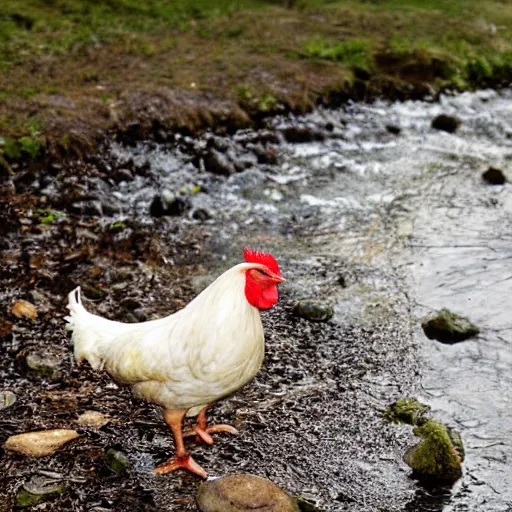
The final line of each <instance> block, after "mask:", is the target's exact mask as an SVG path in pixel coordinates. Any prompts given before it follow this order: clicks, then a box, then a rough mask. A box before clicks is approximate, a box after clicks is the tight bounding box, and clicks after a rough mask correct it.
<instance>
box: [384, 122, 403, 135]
mask: <svg viewBox="0 0 512 512" xmlns="http://www.w3.org/2000/svg"><path fill="white" fill-rule="evenodd" d="M386 130H387V131H388V132H389V133H392V134H393V135H400V133H401V131H402V128H400V126H397V125H396V124H387V125H386Z"/></svg>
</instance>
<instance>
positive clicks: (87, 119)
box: [0, 0, 512, 167]
mask: <svg viewBox="0 0 512 512" xmlns="http://www.w3.org/2000/svg"><path fill="white" fill-rule="evenodd" d="M284 4H285V2H284V0H283V1H280V0H172V1H170V0H150V1H146V2H141V1H139V0H137V1H136V0H95V1H92V0H2V7H1V9H0V157H1V158H2V159H3V160H4V161H6V160H7V161H13V160H16V159H20V158H21V159H28V160H30V159H33V158H37V157H38V156H39V155H41V153H42V151H43V148H45V147H46V148H47V152H46V154H49V152H50V145H52V144H53V145H55V144H57V145H59V147H60V148H61V149H62V151H63V152H66V151H73V150H76V148H74V146H75V145H76V144H75V142H76V141H80V144H81V148H82V149H81V150H80V151H84V150H87V151H89V150H91V148H92V147H93V146H94V141H96V140H97V138H98V136H99V137H101V134H104V133H105V132H106V131H107V130H110V129H112V128H115V127H116V126H120V125H121V126H122V123H123V122H124V121H125V120H126V119H127V118H129V117H131V118H132V119H133V118H134V117H138V116H139V117H140V116H141V115H145V116H151V115H156V114H151V112H153V113H159V114H161V113H162V108H163V107H162V104H161V103H159V104H158V105H157V106H155V105H149V104H150V103H151V102H152V101H153V100H155V98H157V99H162V98H163V102H164V103H165V101H166V98H168V97H170V96H173V94H174V93H169V91H175V92H176V91H185V96H186V98H187V99H186V100H185V101H184V102H183V103H182V105H183V106H185V105H186V106H187V108H188V106H189V105H190V98H191V94H192V93H194V94H196V95H197V97H200V96H201V95H205V94H208V95H209V96H208V99H207V101H203V104H207V105H211V104H212V99H214V98H217V99H221V100H229V101H231V102H232V103H231V104H238V105H239V106H241V107H242V108H243V109H244V110H246V112H247V113H249V115H255V116H261V115H265V114H269V113H274V112H278V111H280V110H281V108H282V105H287V106H288V107H289V108H292V109H294V110H296V111H303V110H305V109H307V108H309V107H310V106H311V105H314V104H315V103H316V102H317V101H318V100H324V99H325V98H329V97H331V96H332V97H336V95H337V93H341V94H339V96H340V97H346V93H349V92H350V91H353V90H354V87H356V86H357V87H359V86H361V87H363V86H364V90H365V91H370V92H371V91H373V92H375V88H378V84H379V83H381V84H388V85H386V87H385V88H384V90H387V91H389V90H390V87H389V84H390V83H391V84H393V85H395V84H396V87H397V88H399V87H402V88H403V89H402V90H410V87H409V86H410V85H411V84H412V85H419V86H421V85H425V84H428V85H429V86H433V87H434V88H435V89H439V88H442V87H451V88H459V89H465V88H473V87H478V86H482V85H484V86H488V85H493V84H496V83H498V82H501V83H505V82H506V81H507V80H510V79H512V30H509V29H508V28H507V27H510V26H512V3H509V2H504V1H503V0H489V1H487V2H481V1H480V0H375V1H364V2H363V1H361V0H297V1H296V2H294V4H293V7H292V8H291V9H290V8H285V6H284ZM354 78H356V79H360V80H354ZM363 80H364V81H368V84H366V83H365V84H362V81H363ZM379 80H380V82H379ZM375 84H377V85H375ZM366 87H368V88H366ZM372 88H373V89H372ZM162 89H165V91H162ZM427 89H430V90H431V87H429V88H427ZM361 90H363V89H361ZM176 94H177V93H176ZM166 95H167V97H166ZM133 98H135V99H137V101H138V102H139V103H137V104H131V103H130V101H132V100H133ZM171 99H172V98H171ZM203 99H204V96H203ZM133 101H135V100H133ZM144 101H145V102H146V104H145V105H143V104H142V103H143V102H144ZM148 105H149V108H148ZM165 108H167V107H165ZM165 108H164V110H165ZM178 110H179V109H177V108H174V107H172V106H170V107H169V108H167V109H166V110H165V112H166V114H165V115H169V116H172V115H175V116H176V117H179V116H181V118H180V120H179V122H177V124H179V123H182V124H183V123H184V124H187V123H188V122H189V120H191V121H190V124H191V125H193V126H196V125H199V124H200V123H201V122H203V121H202V120H206V121H207V124H208V123H215V122H216V121H215V120H216V119H217V118H216V117H215V116H213V117H212V116H210V115H209V114H208V113H206V112H201V113H197V112H196V113H193V112H192V113H191V114H190V116H188V114H187V115H184V114H183V112H181V113H179V112H178ZM190 110H193V109H190ZM141 112H142V113H143V114H141ZM34 116H37V118H38V119H41V120H42V123H43V124H44V126H45V127H47V128H46V130H43V129H42V127H37V129H34V128H33V127H31V126H30V123H31V122H32V121H31V120H32V118H34ZM187 116H188V117H187ZM150 123H151V119H149V120H148V124H150ZM164 124H166V123H164ZM167 124H169V125H171V124H172V122H169V123H167ZM59 127H60V128H59ZM187 128H188V126H187ZM92 134H94V135H92ZM91 141H92V142H91ZM84 148H85V149H84ZM75 152H76V151H75ZM2 165H3V166H4V167H5V164H2Z"/></svg>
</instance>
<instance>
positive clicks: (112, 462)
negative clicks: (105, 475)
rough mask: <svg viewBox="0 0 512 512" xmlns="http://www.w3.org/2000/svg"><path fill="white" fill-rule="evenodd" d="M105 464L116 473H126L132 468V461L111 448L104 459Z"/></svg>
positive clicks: (119, 451)
mask: <svg viewBox="0 0 512 512" xmlns="http://www.w3.org/2000/svg"><path fill="white" fill-rule="evenodd" d="M103 460H104V461H105V464H106V465H107V466H108V467H109V468H110V469H111V470H112V471H114V472H115V473H124V472H125V471H126V470H127V469H128V468H129V467H130V461H129V460H128V457H127V456H126V455H125V453H124V452H122V451H121V450H115V449H114V448H109V449H108V450H107V451H106V453H105V456H104V457H103Z"/></svg>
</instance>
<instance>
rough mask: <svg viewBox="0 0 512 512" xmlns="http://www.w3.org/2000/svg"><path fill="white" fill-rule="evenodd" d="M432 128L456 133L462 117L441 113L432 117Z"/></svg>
mask: <svg viewBox="0 0 512 512" xmlns="http://www.w3.org/2000/svg"><path fill="white" fill-rule="evenodd" d="M431 126H432V128H434V129H435V130H441V131H443V132H448V133H455V132H456V131H457V128H458V127H459V126H460V119H459V118H458V117H455V116H449V115H446V114H440V115H438V116H436V117H434V119H432V124H431Z"/></svg>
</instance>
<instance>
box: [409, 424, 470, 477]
mask: <svg viewBox="0 0 512 512" xmlns="http://www.w3.org/2000/svg"><path fill="white" fill-rule="evenodd" d="M413 432H414V434H415V435H416V436H418V437H420V438H421V439H422V441H421V442H420V443H418V444H417V445H415V446H413V447H411V448H409V449H408V450H407V451H406V452H405V454H404V456H403V460H404V462H405V463H406V464H407V465H408V466H410V467H411V468H412V469H413V470H414V472H415V475H416V476H417V477H418V478H420V479H431V480H437V481H444V482H450V483H451V482H455V481H456V480H458V479H459V478H460V477H461V475H462V461H463V458H464V450H463V448H462V440H461V439H460V436H459V435H458V434H457V435H455V437H454V434H453V433H452V434H451V435H450V429H448V428H447V427H445V426H444V425H443V424H442V423H439V422H437V421H433V420H429V421H427V422H426V423H424V424H423V425H422V426H419V427H416V428H415V429H414V430H413ZM452 438H454V439H455V443H454V441H453V440H452Z"/></svg>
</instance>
